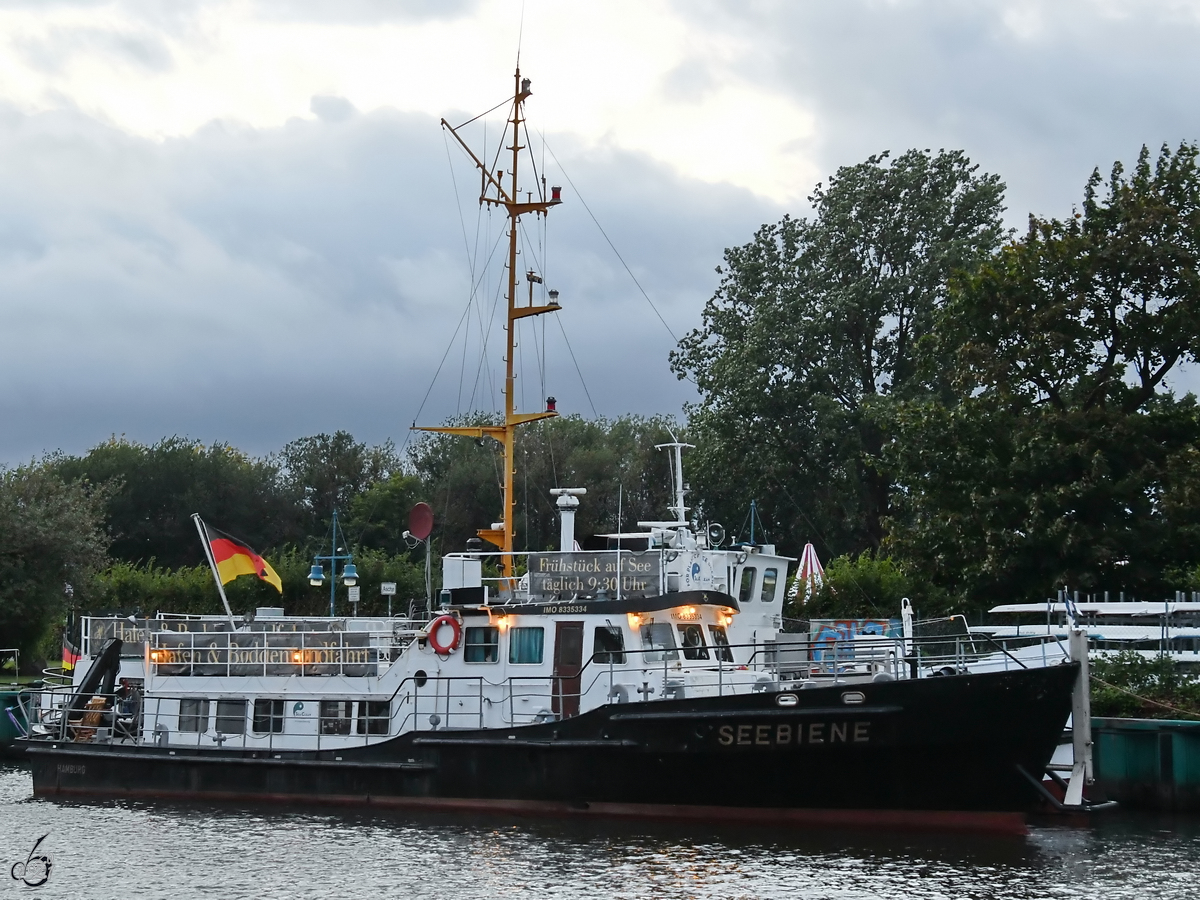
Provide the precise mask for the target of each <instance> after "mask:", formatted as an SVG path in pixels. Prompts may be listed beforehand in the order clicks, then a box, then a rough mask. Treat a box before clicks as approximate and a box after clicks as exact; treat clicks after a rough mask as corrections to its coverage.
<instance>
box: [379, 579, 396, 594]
mask: <svg viewBox="0 0 1200 900" xmlns="http://www.w3.org/2000/svg"><path fill="white" fill-rule="evenodd" d="M379 593H381V594H382V595H383V596H385V597H392V596H395V594H396V582H394V581H385V582H384V583H383V584H381V585H380V586H379Z"/></svg>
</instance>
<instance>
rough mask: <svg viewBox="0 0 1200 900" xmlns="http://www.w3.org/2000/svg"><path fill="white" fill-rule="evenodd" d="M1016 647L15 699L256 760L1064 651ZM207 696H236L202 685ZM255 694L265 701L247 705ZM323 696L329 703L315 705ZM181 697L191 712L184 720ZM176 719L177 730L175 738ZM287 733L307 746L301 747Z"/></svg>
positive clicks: (957, 644) (754, 653)
mask: <svg viewBox="0 0 1200 900" xmlns="http://www.w3.org/2000/svg"><path fill="white" fill-rule="evenodd" d="M1043 637H1044V636H1043ZM1022 642H1023V643H1026V644H1028V645H1029V646H1026V647H1024V648H1021V647H1013V646H1006V644H1011V643H1013V642H1009V641H994V640H991V639H988V638H979V637H977V636H971V635H961V636H959V635H956V636H949V637H948V636H938V637H935V638H912V639H908V640H905V639H903V638H875V637H873V638H872V639H871V640H869V641H865V640H863V639H861V638H859V639H856V640H848V641H828V640H826V641H805V640H800V641H792V642H789V643H787V644H779V643H776V642H768V643H761V642H760V643H752V644H735V645H718V646H712V645H709V646H706V647H675V648H670V647H667V648H663V647H649V648H647V647H642V648H628V649H624V650H608V651H603V652H598V653H595V654H593V655H592V656H591V657H590V658H589V659H587V660H586V661H585V662H584V663H583V665H582V666H580V667H579V669H578V672H577V673H576V672H573V671H562V670H561V669H560V671H559V672H558V673H557V674H549V675H546V674H541V675H520V676H509V677H506V678H503V679H498V680H496V681H491V680H489V679H488V678H487V677H486V676H485V675H455V676H448V675H436V674H434V675H431V674H428V673H426V672H423V671H418V672H414V673H412V674H409V675H407V676H405V677H404V678H403V679H402V680H401V681H400V683H399V684H398V685H396V687H395V688H394V689H393V690H392V691H391V692H390V693H389V694H387V695H378V694H377V695H375V696H371V695H370V694H368V693H365V692H363V693H356V694H355V695H354V696H341V697H333V696H325V697H322V696H321V695H320V693H316V692H307V693H305V694H304V695H302V696H301V695H300V692H299V691H296V692H294V693H293V695H292V696H291V697H288V698H286V699H285V698H280V697H278V696H276V697H272V696H269V694H267V695H264V696H262V697H258V698H255V697H241V698H238V697H229V696H225V697H217V696H213V697H202V696H199V695H197V694H196V693H182V692H176V693H161V692H149V693H146V694H144V695H143V694H141V693H140V692H136V691H131V690H128V689H127V690H125V691H122V692H114V693H100V692H98V693H95V694H93V695H92V696H91V697H89V698H88V699H87V701H86V703H81V702H80V700H81V698H78V697H77V696H76V695H75V694H73V693H67V692H64V691H63V690H61V689H58V690H43V691H29V692H27V693H26V694H25V695H23V698H22V703H23V704H25V705H24V707H23V709H24V712H25V721H27V722H28V723H29V725H30V728H31V731H32V732H33V736H34V737H41V738H46V739H54V740H58V741H86V742H111V743H136V744H150V743H162V744H167V743H169V745H170V746H171V747H187V746H189V745H191V746H196V747H211V746H213V744H214V743H215V744H216V745H218V746H221V747H238V748H242V749H249V750H261V751H266V752H273V751H276V750H282V749H283V748H284V747H286V748H287V749H288V750H297V749H305V750H315V751H317V752H324V751H327V750H330V751H336V750H338V749H343V748H348V747H352V746H358V745H366V744H370V743H372V742H375V741H378V740H382V739H385V738H386V737H389V736H392V737H394V736H397V735H400V734H405V733H409V732H414V731H444V730H461V729H484V728H504V727H514V726H520V725H528V724H534V723H537V722H550V721H556V720H558V719H561V718H564V717H568V716H570V715H572V714H574V713H575V712H579V711H586V710H588V709H593V708H595V707H597V706H600V705H603V704H605V703H614V702H616V703H638V702H651V701H656V700H670V699H686V698H688V697H704V696H709V697H712V696H716V697H722V696H727V695H733V694H745V693H750V692H754V691H766V690H779V689H803V688H805V687H806V686H821V685H826V684H852V683H855V682H858V683H861V682H863V681H868V680H880V679H882V680H892V679H904V678H912V677H917V678H924V677H931V676H936V675H948V674H957V673H960V672H966V671H971V670H972V667H975V670H978V669H979V667H980V665H981V664H986V667H987V668H988V669H989V670H996V669H1013V668H1020V667H1025V666H1026V663H1025V662H1022V659H1021V655H1022V654H1024V655H1025V657H1026V659H1027V660H1028V661H1029V662H1031V663H1034V664H1052V663H1054V662H1057V661H1058V659H1059V658H1062V656H1065V648H1063V647H1061V645H1059V644H1057V643H1056V642H1053V641H1051V642H1049V643H1046V642H1045V641H1044V640H1043V641H1041V642H1040V643H1041V647H1040V648H1039V646H1038V642H1036V641H1033V640H1032V639H1022ZM1031 653H1032V654H1033V655H1030V654H1031ZM1043 657H1044V658H1043ZM212 693H213V694H214V695H215V694H217V693H235V692H234V691H228V692H224V691H217V690H215V689H214V690H213V691H212ZM256 699H257V700H258V701H260V703H263V704H267V703H269V704H272V705H270V706H266V707H256V706H255V700H256ZM322 700H324V701H325V702H326V703H327V704H328V703H332V704H335V705H334V706H329V707H324V708H323V707H322ZM180 701H190V702H193V703H197V704H198V706H197V707H194V708H192V709H191V710H190V711H187V712H184V711H183V710H182V709H181V707H180ZM226 704H228V705H226ZM275 704H278V705H275ZM352 704H357V705H356V706H354V705H352ZM370 704H376V705H375V706H371V705H370ZM384 704H386V706H384ZM72 705H74V706H75V708H74V709H71V708H70V707H71V706H72ZM281 707H282V708H281ZM314 720H315V734H314V725H313V724H311V723H314ZM302 722H303V723H304V724H302V725H301V724H300V723H302ZM185 725H186V726H188V727H187V728H186V730H181V726H185ZM193 735H194V743H193ZM297 737H302V738H303V739H305V740H307V739H308V738H315V740H312V741H311V743H309V744H308V745H307V746H305V747H303V748H300V747H299V746H298V745H297Z"/></svg>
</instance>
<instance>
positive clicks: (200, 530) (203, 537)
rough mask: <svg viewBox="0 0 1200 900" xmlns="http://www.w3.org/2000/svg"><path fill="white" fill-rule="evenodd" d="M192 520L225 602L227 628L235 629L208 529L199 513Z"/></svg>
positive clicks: (222, 599)
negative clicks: (227, 618)
mask: <svg viewBox="0 0 1200 900" xmlns="http://www.w3.org/2000/svg"><path fill="white" fill-rule="evenodd" d="M192 521H193V522H195V523H196V533H197V534H199V535H200V543H201V544H203V545H204V557H205V559H207V560H208V565H209V566H210V567H211V568H212V573H213V579H214V580H215V581H216V582H217V591H218V592H219V593H220V595H221V602H222V603H223V604H225V615H227V616H229V630H230V631H236V630H237V625H236V624H234V621H233V610H231V609H230V608H229V598H228V597H226V596H225V585H223V584H221V573H220V572H218V571H217V561H216V560H215V559H213V555H212V545H211V544H210V543H209V540H208V529H206V528H205V527H204V523H203V522H201V521H200V514H199V513H192Z"/></svg>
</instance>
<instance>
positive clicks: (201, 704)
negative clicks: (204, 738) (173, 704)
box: [179, 697, 208, 732]
mask: <svg viewBox="0 0 1200 900" xmlns="http://www.w3.org/2000/svg"><path fill="white" fill-rule="evenodd" d="M179 730H180V731H194V732H202V731H208V698H207V697H187V698H185V699H183V700H180V701H179Z"/></svg>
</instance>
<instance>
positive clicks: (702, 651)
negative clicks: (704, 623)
mask: <svg viewBox="0 0 1200 900" xmlns="http://www.w3.org/2000/svg"><path fill="white" fill-rule="evenodd" d="M676 627H677V628H678V629H679V645H680V646H681V647H683V658H684V659H708V648H707V647H705V646H704V630H703V629H702V628H701V627H700V626H699V625H678V626H676Z"/></svg>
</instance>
